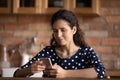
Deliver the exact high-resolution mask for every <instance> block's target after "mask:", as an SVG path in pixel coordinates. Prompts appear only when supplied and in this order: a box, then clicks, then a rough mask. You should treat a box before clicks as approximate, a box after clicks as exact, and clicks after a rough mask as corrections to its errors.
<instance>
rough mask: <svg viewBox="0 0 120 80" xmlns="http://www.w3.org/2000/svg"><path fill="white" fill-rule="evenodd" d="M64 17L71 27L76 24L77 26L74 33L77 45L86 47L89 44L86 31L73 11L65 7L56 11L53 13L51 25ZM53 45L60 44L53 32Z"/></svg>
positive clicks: (51, 42)
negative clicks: (86, 39) (86, 40)
mask: <svg viewBox="0 0 120 80" xmlns="http://www.w3.org/2000/svg"><path fill="white" fill-rule="evenodd" d="M59 19H63V20H65V21H67V22H68V23H69V26H70V28H71V29H72V28H73V27H74V26H76V28H77V30H76V33H75V34H74V35H73V40H74V43H75V45H77V46H80V47H85V46H87V43H86V42H85V40H84V32H83V31H82V29H81V28H80V27H79V24H78V20H77V17H76V16H75V14H74V13H73V12H72V11H68V10H65V9H61V10H59V11H57V12H56V13H54V14H53V16H52V18H51V27H53V24H54V22H55V21H57V20H59ZM50 45H51V46H58V44H57V42H56V40H55V38H54V36H53V34H52V39H51V41H50Z"/></svg>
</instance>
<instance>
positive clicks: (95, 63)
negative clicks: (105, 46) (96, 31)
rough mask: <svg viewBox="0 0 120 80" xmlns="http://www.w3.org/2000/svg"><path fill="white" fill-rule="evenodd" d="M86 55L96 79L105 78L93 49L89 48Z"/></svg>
mask: <svg viewBox="0 0 120 80" xmlns="http://www.w3.org/2000/svg"><path fill="white" fill-rule="evenodd" d="M88 54H89V56H90V59H91V62H90V63H91V65H92V66H93V67H94V69H95V71H96V72H97V73H98V78H105V77H106V74H105V68H104V66H103V64H102V62H101V61H100V59H99V58H98V56H97V55H96V53H95V52H94V50H93V48H91V47H89V48H88Z"/></svg>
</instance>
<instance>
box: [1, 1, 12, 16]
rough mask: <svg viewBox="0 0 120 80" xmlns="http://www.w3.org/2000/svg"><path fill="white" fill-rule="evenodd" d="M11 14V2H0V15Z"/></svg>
mask: <svg viewBox="0 0 120 80" xmlns="http://www.w3.org/2000/svg"><path fill="white" fill-rule="evenodd" d="M1 13H2V14H8V13H11V0H0V14H1Z"/></svg>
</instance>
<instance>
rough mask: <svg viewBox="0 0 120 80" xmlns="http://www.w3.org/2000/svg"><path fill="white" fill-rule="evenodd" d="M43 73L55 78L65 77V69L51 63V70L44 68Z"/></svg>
mask: <svg viewBox="0 0 120 80" xmlns="http://www.w3.org/2000/svg"><path fill="white" fill-rule="evenodd" d="M44 73H45V74H47V75H49V76H52V77H56V78H64V77H66V70H64V69H63V68H61V67H60V66H59V65H57V64H55V65H53V66H52V69H51V70H45V71H44Z"/></svg>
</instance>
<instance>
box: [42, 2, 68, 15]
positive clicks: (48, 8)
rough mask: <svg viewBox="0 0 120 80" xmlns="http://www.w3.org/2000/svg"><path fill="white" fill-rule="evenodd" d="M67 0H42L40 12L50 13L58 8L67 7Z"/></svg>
mask: <svg viewBox="0 0 120 80" xmlns="http://www.w3.org/2000/svg"><path fill="white" fill-rule="evenodd" d="M69 2H70V1H69V0H43V6H42V12H43V13H44V14H52V13H54V12H56V11H57V10H59V9H69V6H70V3H69Z"/></svg>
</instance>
